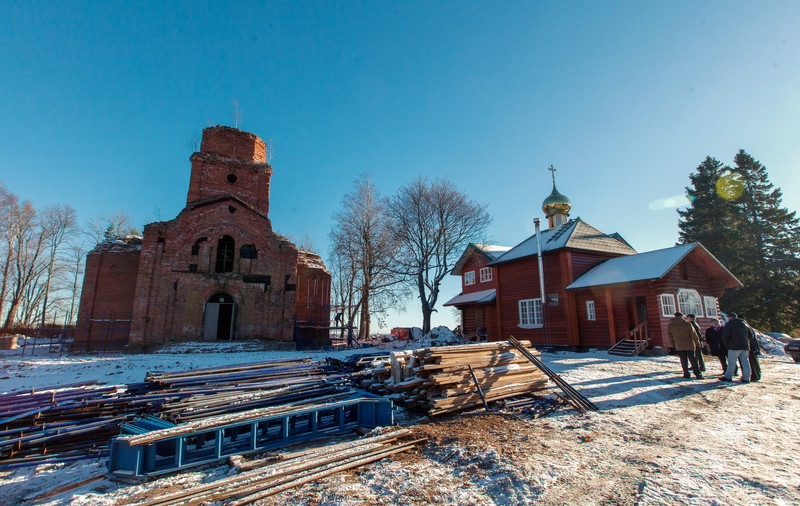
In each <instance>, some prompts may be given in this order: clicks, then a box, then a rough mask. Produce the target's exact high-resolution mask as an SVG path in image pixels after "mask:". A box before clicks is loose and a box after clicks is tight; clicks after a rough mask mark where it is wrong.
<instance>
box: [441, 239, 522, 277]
mask: <svg viewBox="0 0 800 506" xmlns="http://www.w3.org/2000/svg"><path fill="white" fill-rule="evenodd" d="M510 249H511V247H510V246H499V245H497V244H479V243H474V242H473V243H470V244H468V245H467V247H466V248H465V249H464V253H462V254H461V258H459V259H458V262H456V265H455V266H454V267H453V270H451V271H450V274H452V275H454V276H461V274H462V270H463V269H464V265H466V263H467V262H468V261H469V259H470V258H473V257H475V256H476V255H477V256H480V257H481V258H485V259H486V261H487V263H489V262H491V261H493V260H494V259H495V258H497V257H498V256H500V255H502V254H503V253H505V252H506V251H508V250H510Z"/></svg>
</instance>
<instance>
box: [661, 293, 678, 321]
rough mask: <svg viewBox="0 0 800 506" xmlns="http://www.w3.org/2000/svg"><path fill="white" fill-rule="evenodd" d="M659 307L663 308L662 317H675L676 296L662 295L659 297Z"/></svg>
mask: <svg viewBox="0 0 800 506" xmlns="http://www.w3.org/2000/svg"><path fill="white" fill-rule="evenodd" d="M658 305H659V307H660V308H661V316H675V312H676V309H675V308H676V307H677V306H675V296H674V295H672V294H671V293H662V294H660V295H659V296H658Z"/></svg>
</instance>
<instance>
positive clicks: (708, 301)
mask: <svg viewBox="0 0 800 506" xmlns="http://www.w3.org/2000/svg"><path fill="white" fill-rule="evenodd" d="M703 307H704V308H705V310H706V316H707V317H709V318H719V311H717V298H716V297H710V296H708V295H704V296H703Z"/></svg>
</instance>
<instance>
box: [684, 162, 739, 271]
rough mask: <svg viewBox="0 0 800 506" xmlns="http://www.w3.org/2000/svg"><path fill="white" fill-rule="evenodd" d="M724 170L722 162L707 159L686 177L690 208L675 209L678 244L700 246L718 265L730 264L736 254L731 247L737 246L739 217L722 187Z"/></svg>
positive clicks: (727, 193)
mask: <svg viewBox="0 0 800 506" xmlns="http://www.w3.org/2000/svg"><path fill="white" fill-rule="evenodd" d="M727 170H728V169H727V168H726V167H724V166H723V164H722V162H720V161H719V160H716V159H714V158H711V157H710V156H709V157H706V159H705V160H703V163H701V164H700V165H699V166H698V167H697V172H696V173H694V174H691V175H690V176H689V180H690V181H691V183H692V186H691V187H687V188H686V195H687V197H688V199H689V201H690V205H689V207H688V208H687V209H686V210H681V209H679V210H678V214H679V215H680V220H679V222H678V227H679V228H680V235H679V241H678V242H679V244H688V243H690V242H699V243H702V244H703V246H705V247H706V249H707V250H708V251H710V252H711V254H713V255H714V256H715V257H717V258H718V259H719V261H720V262H722V263H723V264H725V265H733V264H735V263H736V257H737V251H736V250H735V248H733V247H732V246H734V245H736V241H735V240H734V239H735V237H736V231H735V230H736V225H735V223H736V221H737V219H738V218H739V216H738V213H737V209H736V205H735V204H734V203H733V201H732V200H731V199H730V198H728V196H729V195H730V192H729V191H726V189H725V188H721V186H722V185H724V184H725V183H724V182H725V181H726V178H725V176H726V171H727ZM720 181H722V182H723V183H722V184H720ZM720 190H722V191H720Z"/></svg>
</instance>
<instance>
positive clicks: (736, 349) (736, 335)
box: [720, 313, 753, 383]
mask: <svg viewBox="0 0 800 506" xmlns="http://www.w3.org/2000/svg"><path fill="white" fill-rule="evenodd" d="M729 316H730V318H729V319H728V323H726V324H725V327H723V328H722V336H721V339H722V344H723V345H725V347H726V348H727V349H728V368H727V369H726V370H725V376H723V377H721V378H720V381H733V370H734V368H735V367H736V362H737V361H738V362H739V367H741V368H742V383H750V357H749V356H748V355H749V354H750V333H751V332H752V331H753V330H752V329H751V328H750V327H748V326H747V324H746V323H745V322H744V320H742V319H741V318H739V316H738V315H737V314H736V313H731V314H730V315H729Z"/></svg>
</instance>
